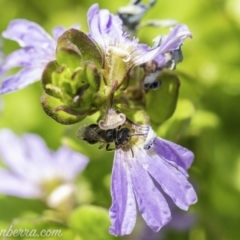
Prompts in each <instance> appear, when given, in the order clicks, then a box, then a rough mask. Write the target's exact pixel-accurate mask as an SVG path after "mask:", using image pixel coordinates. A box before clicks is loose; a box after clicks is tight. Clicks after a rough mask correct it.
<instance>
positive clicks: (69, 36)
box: [57, 28, 103, 69]
mask: <svg viewBox="0 0 240 240" xmlns="http://www.w3.org/2000/svg"><path fill="white" fill-rule="evenodd" d="M62 49H65V50H64V51H65V53H66V49H68V50H69V51H71V52H75V53H76V54H75V55H74V58H75V57H76V56H77V54H78V55H79V56H81V57H82V61H91V62H93V63H94V64H95V65H96V66H97V68H99V69H100V68H101V67H102V62H103V59H102V53H101V51H100V49H99V47H98V46H97V45H96V44H95V43H94V42H93V41H92V40H91V39H90V38H89V37H88V36H87V34H85V33H84V32H82V31H79V30H77V29H73V28H72V29H69V30H67V31H65V32H64V33H63V34H62V35H61V36H60V37H59V38H58V42H57V61H58V62H59V63H60V62H61V63H65V60H64V59H63V58H62V54H60V55H58V52H61V51H62ZM73 62H74V61H73Z"/></svg>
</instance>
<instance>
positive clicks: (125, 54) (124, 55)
mask: <svg viewBox="0 0 240 240" xmlns="http://www.w3.org/2000/svg"><path fill="white" fill-rule="evenodd" d="M106 53H107V55H110V54H114V55H117V56H118V57H120V58H122V59H123V61H124V62H129V61H130V59H131V55H130V53H129V52H127V51H125V50H123V49H121V48H118V47H114V46H108V47H107V51H106Z"/></svg>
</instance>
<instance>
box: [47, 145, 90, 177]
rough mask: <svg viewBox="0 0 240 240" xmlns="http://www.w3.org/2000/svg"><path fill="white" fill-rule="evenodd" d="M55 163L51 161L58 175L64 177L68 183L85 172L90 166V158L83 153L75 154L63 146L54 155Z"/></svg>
mask: <svg viewBox="0 0 240 240" xmlns="http://www.w3.org/2000/svg"><path fill="white" fill-rule="evenodd" d="M53 158H54V159H55V161H51V162H52V164H53V168H55V172H56V174H59V176H62V177H63V178H64V179H65V180H66V181H73V180H74V178H75V177H76V176H77V174H78V173H80V172H81V171H83V170H84V168H85V167H86V166H87V164H88V158H87V157H86V156H84V155H83V154H81V153H78V152H75V151H73V150H71V149H70V148H68V147H66V146H63V147H61V148H59V149H58V150H57V151H56V152H55V153H54V154H53Z"/></svg>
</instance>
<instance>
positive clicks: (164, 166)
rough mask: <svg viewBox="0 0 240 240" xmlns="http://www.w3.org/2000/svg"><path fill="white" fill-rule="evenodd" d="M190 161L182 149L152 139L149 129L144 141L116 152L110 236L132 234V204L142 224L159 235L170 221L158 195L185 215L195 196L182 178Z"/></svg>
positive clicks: (134, 216) (165, 202)
mask: <svg viewBox="0 0 240 240" xmlns="http://www.w3.org/2000/svg"><path fill="white" fill-rule="evenodd" d="M146 149H147V150H146ZM193 157H194V155H193V153H192V152H191V151H189V150H187V149H186V148H183V147H181V146H179V145H177V144H174V143H172V142H170V141H166V140H163V139H161V138H159V137H156V136H155V134H154V132H153V131H152V130H151V128H150V130H149V132H148V136H147V138H146V139H142V137H138V138H137V140H136V141H135V140H134V143H133V144H131V147H127V148H119V149H117V150H116V151H115V156H114V164H113V171H112V186H111V195H112V206H111V208H110V218H111V222H112V226H111V227H110V233H111V234H113V235H125V234H130V233H131V232H132V230H133V227H134V225H135V222H136V202H137V205H138V208H139V211H140V213H141V215H142V217H143V219H144V220H145V222H146V224H147V225H148V226H149V227H150V228H151V229H152V230H153V231H154V232H157V231H159V230H160V229H161V228H162V227H163V226H164V225H166V224H167V223H168V222H169V221H170V220H171V213H170V209H169V206H168V203H167V201H166V199H165V197H164V196H163V194H162V192H165V193H166V194H167V195H168V196H170V197H171V199H172V200H173V202H174V203H175V204H176V205H177V206H178V207H179V208H181V209H182V210H185V211H186V210H188V208H189V206H190V205H191V204H194V203H196V201H197V196H196V193H195V191H194V189H193V187H192V185H191V184H190V183H189V182H188V180H187V176H186V175H187V173H186V170H187V169H188V168H189V166H190V165H191V163H192V161H193ZM153 179H154V181H153ZM135 199H136V202H135Z"/></svg>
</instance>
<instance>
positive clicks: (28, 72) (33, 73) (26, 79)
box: [0, 67, 43, 94]
mask: <svg viewBox="0 0 240 240" xmlns="http://www.w3.org/2000/svg"><path fill="white" fill-rule="evenodd" d="M42 72H43V68H42V67H35V68H34V67H26V68H24V69H21V70H20V71H19V72H18V73H17V74H15V75H13V76H10V77H9V78H7V79H6V80H4V81H3V83H2V86H1V89H0V94H4V93H8V92H12V91H16V90H19V89H22V88H24V87H26V86H28V85H30V84H32V83H34V82H36V81H38V80H40V79H41V77H42Z"/></svg>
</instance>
